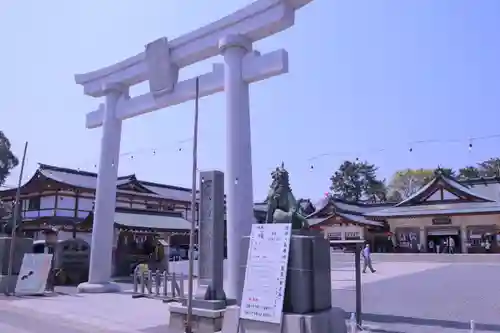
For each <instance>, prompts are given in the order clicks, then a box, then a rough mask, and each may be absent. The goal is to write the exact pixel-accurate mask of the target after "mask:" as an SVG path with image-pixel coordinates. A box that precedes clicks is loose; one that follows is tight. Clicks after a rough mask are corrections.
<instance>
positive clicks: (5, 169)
mask: <svg viewBox="0 0 500 333" xmlns="http://www.w3.org/2000/svg"><path fill="white" fill-rule="evenodd" d="M18 164H19V160H18V159H17V157H16V156H15V155H14V153H13V152H12V150H11V144H10V141H9V139H8V138H7V137H6V136H5V134H4V133H3V132H2V131H0V185H3V183H4V182H5V179H7V177H8V176H9V175H10V171H11V170H12V169H13V168H15V167H16V166H17V165H18Z"/></svg>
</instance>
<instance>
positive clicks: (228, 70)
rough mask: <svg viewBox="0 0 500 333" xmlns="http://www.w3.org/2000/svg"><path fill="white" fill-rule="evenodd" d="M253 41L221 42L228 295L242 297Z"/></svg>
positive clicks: (233, 38)
mask: <svg viewBox="0 0 500 333" xmlns="http://www.w3.org/2000/svg"><path fill="white" fill-rule="evenodd" d="M251 49H252V43H251V42H250V41H249V40H248V39H246V38H245V37H244V36H241V35H229V36H226V37H224V38H222V39H221V40H220V41H219V50H220V52H221V54H222V55H223V56H224V90H225V92H226V131H227V133H226V145H227V147H226V149H227V150H226V184H227V185H226V186H227V188H226V195H227V214H226V216H227V217H226V219H227V228H226V230H227V266H226V268H227V284H226V285H225V286H224V289H225V292H226V295H227V297H228V298H231V299H236V300H237V301H238V303H240V300H241V294H242V292H243V282H244V280H245V276H244V267H245V266H246V257H247V256H246V254H245V253H241V245H240V244H241V240H242V237H244V236H248V235H249V234H250V231H251V228H252V222H253V182H252V143H251V126H250V98H249V89H248V83H247V82H245V81H244V79H243V58H244V57H245V56H246V55H247V54H248V53H249V52H250V51H251Z"/></svg>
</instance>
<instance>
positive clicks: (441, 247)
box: [419, 237, 456, 254]
mask: <svg viewBox="0 0 500 333" xmlns="http://www.w3.org/2000/svg"><path fill="white" fill-rule="evenodd" d="M419 245H420V244H419ZM455 247H456V245H455V240H454V239H453V237H447V238H444V239H441V241H440V242H439V243H435V242H434V241H433V240H432V239H431V240H429V243H428V244H427V250H428V252H431V253H434V252H435V253H450V254H453V253H455ZM419 252H420V250H419Z"/></svg>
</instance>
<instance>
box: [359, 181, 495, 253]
mask: <svg viewBox="0 0 500 333" xmlns="http://www.w3.org/2000/svg"><path fill="white" fill-rule="evenodd" d="M499 201H500V179H498V178H496V177H493V178H488V179H485V178H481V179H470V180H466V181H462V182H459V181H457V180H455V179H451V178H448V177H446V176H444V175H442V174H437V175H436V176H435V177H434V179H432V180H431V181H430V182H429V183H427V184H426V185H425V186H423V187H422V188H421V189H420V190H419V191H417V192H416V193H415V194H413V195H412V196H410V197H409V198H407V199H405V200H403V201H401V202H400V203H398V204H396V205H394V206H392V207H386V208H383V209H379V210H374V211H370V212H367V213H366V214H365V215H364V216H365V217H366V218H368V219H371V220H378V221H385V222H386V223H387V224H388V225H389V227H390V231H391V232H392V233H393V235H394V237H395V243H396V244H397V246H398V247H399V250H400V251H402V252H415V251H416V250H418V247H419V244H420V248H421V251H425V252H436V251H437V249H436V247H437V245H439V246H440V248H441V250H440V251H442V250H443V249H444V248H445V247H446V243H445V242H446V241H448V240H449V239H450V238H452V239H453V243H454V244H455V249H454V250H455V252H461V253H478V252H481V253H482V252H500V236H499V232H500V202H499Z"/></svg>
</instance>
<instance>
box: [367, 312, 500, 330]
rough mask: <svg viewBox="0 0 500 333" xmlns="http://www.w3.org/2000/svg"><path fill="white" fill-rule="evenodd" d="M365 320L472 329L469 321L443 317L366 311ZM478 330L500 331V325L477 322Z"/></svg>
mask: <svg viewBox="0 0 500 333" xmlns="http://www.w3.org/2000/svg"><path fill="white" fill-rule="evenodd" d="M365 320H366V321H368V322H373V323H387V324H395V323H403V324H411V325H421V326H437V327H444V328H453V329H461V330H467V329H470V323H469V322H462V321H454V320H443V319H428V318H415V317H406V316H395V315H385V314H374V313H364V314H363V321H365ZM476 330H478V331H491V332H500V325H497V324H485V323H477V322H476ZM372 331H373V332H381V333H392V331H385V330H378V331H377V330H372Z"/></svg>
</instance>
